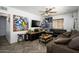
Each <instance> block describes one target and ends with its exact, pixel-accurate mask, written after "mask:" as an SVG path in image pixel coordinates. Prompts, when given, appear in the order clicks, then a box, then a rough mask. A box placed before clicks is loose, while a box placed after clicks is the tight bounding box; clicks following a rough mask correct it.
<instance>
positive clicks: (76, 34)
mask: <svg viewBox="0 0 79 59" xmlns="http://www.w3.org/2000/svg"><path fill="white" fill-rule="evenodd" d="M77 36H79V32H77V33H74V34H73V35H71V38H72V39H73V38H75V37H77Z"/></svg>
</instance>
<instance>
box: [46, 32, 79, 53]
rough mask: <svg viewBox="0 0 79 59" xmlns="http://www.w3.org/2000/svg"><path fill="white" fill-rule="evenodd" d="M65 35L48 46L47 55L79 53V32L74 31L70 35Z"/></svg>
mask: <svg viewBox="0 0 79 59" xmlns="http://www.w3.org/2000/svg"><path fill="white" fill-rule="evenodd" d="M65 34H66V35H65ZM65 34H60V35H59V36H58V37H56V38H55V39H54V40H52V41H51V42H49V43H48V44H47V53H78V52H79V32H78V31H72V32H68V33H67V32H66V33H65ZM59 38H60V40H58V41H57V39H59ZM64 39H65V41H64ZM63 42H64V43H63Z"/></svg>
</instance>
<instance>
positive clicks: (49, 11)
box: [40, 7, 56, 16]
mask: <svg viewBox="0 0 79 59" xmlns="http://www.w3.org/2000/svg"><path fill="white" fill-rule="evenodd" d="M53 9H55V7H52V8H46V9H45V11H40V12H41V15H43V16H45V15H46V16H48V15H51V14H53V13H56V11H53Z"/></svg>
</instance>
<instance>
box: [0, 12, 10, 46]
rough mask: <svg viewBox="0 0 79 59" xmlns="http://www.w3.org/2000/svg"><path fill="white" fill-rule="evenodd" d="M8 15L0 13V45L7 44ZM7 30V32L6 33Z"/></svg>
mask: <svg viewBox="0 0 79 59" xmlns="http://www.w3.org/2000/svg"><path fill="white" fill-rule="evenodd" d="M7 20H8V14H5V13H0V44H1V45H2V44H3V43H8V39H7V37H8V35H7V32H9V27H8V26H7V25H8V23H7V22H8V21H7ZM7 29H8V31H7Z"/></svg>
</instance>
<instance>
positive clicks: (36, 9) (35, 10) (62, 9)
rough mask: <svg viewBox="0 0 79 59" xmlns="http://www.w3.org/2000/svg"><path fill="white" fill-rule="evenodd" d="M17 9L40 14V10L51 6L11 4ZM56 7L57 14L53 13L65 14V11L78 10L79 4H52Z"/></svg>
mask: <svg viewBox="0 0 79 59" xmlns="http://www.w3.org/2000/svg"><path fill="white" fill-rule="evenodd" d="M11 7H13V8H16V9H20V10H22V11H26V12H30V13H33V14H36V15H40V14H41V13H40V11H44V10H45V8H46V7H48V8H49V7H50V6H11ZM51 7H55V9H54V11H56V12H57V13H56V14H53V15H58V14H64V13H69V12H74V11H77V9H78V8H79V6H51Z"/></svg>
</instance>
